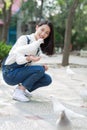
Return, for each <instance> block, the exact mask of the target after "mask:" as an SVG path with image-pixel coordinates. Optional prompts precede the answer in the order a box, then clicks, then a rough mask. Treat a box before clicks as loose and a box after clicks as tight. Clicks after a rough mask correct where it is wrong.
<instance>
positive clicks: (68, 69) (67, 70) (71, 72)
mask: <svg viewBox="0 0 87 130" xmlns="http://www.w3.org/2000/svg"><path fill="white" fill-rule="evenodd" d="M66 73H67V74H68V75H69V76H70V77H71V79H72V78H73V76H74V75H75V72H74V71H73V70H72V69H71V68H70V66H67V68H66Z"/></svg>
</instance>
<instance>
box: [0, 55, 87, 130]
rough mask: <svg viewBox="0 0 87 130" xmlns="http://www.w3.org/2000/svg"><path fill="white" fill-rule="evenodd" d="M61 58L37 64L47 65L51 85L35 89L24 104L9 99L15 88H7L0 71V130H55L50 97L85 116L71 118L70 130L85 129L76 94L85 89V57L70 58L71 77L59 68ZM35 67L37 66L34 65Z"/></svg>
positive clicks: (86, 68)
mask: <svg viewBox="0 0 87 130" xmlns="http://www.w3.org/2000/svg"><path fill="white" fill-rule="evenodd" d="M61 61H62V55H57V56H56V55H54V56H52V57H44V58H43V59H42V60H41V61H40V63H41V64H43V63H46V64H48V65H49V70H48V71H47V73H49V74H50V75H51V76H52V79H53V83H52V84H51V85H50V86H49V87H47V88H40V89H37V90H36V91H34V92H33V93H32V95H33V96H32V98H31V101H30V102H28V103H22V102H17V101H15V100H12V93H13V91H14V88H15V86H8V85H7V84H5V82H4V81H3V78H2V75H1V72H0V130H11V129H13V130H20V129H21V130H25V129H26V130H46V129H48V130H56V124H55V122H56V120H57V118H58V117H57V115H56V114H55V113H54V111H53V104H52V101H51V96H54V97H56V98H58V100H59V101H60V102H61V103H63V104H64V105H65V106H66V107H67V108H69V109H71V110H73V111H75V112H77V113H79V114H81V115H85V117H84V118H83V119H82V118H81V117H77V118H71V121H72V124H73V130H87V125H86V124H87V108H82V107H81V106H82V105H83V104H84V102H83V100H82V98H81V97H80V91H82V90H83V89H87V58H86V57H79V56H70V65H71V69H72V70H73V71H74V72H75V74H74V75H73V77H71V75H69V74H67V72H66V67H62V66H61ZM38 64H39V63H38Z"/></svg>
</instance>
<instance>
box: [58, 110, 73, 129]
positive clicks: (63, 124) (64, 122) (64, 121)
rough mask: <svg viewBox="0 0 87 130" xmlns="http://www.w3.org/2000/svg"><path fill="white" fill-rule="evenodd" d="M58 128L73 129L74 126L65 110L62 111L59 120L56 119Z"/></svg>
mask: <svg viewBox="0 0 87 130" xmlns="http://www.w3.org/2000/svg"><path fill="white" fill-rule="evenodd" d="M56 126H57V130H72V128H73V126H72V123H71V121H70V119H68V117H67V116H66V113H65V111H61V113H60V115H59V117H58V120H57V121H56Z"/></svg>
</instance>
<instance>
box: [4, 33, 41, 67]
mask: <svg viewBox="0 0 87 130" xmlns="http://www.w3.org/2000/svg"><path fill="white" fill-rule="evenodd" d="M27 37H28V38H29V40H30V41H29V44H28V43H27ZM27 37H26V35H22V36H20V37H19V39H18V40H17V41H16V43H15V44H14V46H13V47H12V49H11V50H10V52H9V55H8V57H7V59H6V62H5V65H10V64H12V63H15V62H16V63H17V64H25V63H27V62H28V61H27V60H26V56H25V55H30V54H29V53H28V52H29V49H30V50H31V47H32V46H33V44H34V43H35V42H36V39H35V36H34V33H33V34H31V35H27ZM31 45H32V46H31ZM32 51H33V52H32V53H33V54H31V55H37V54H36V51H37V50H36V51H35V50H32ZM41 53H42V51H41V49H40V47H39V55H40V54H41Z"/></svg>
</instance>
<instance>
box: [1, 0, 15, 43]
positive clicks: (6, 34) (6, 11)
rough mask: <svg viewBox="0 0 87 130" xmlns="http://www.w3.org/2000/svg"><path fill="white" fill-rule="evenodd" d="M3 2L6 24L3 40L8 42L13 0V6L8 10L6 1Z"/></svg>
mask: <svg viewBox="0 0 87 130" xmlns="http://www.w3.org/2000/svg"><path fill="white" fill-rule="evenodd" d="M2 2H3V4H4V7H3V9H2V14H3V22H4V26H3V30H2V40H3V41H4V42H6V41H7V36H8V29H9V26H10V21H11V8H12V4H13V0H11V4H10V6H9V8H8V9H6V2H5V1H4V0H2Z"/></svg>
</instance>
